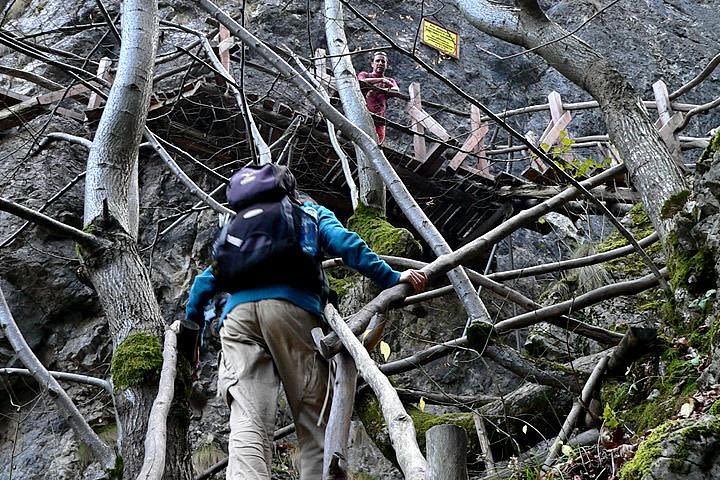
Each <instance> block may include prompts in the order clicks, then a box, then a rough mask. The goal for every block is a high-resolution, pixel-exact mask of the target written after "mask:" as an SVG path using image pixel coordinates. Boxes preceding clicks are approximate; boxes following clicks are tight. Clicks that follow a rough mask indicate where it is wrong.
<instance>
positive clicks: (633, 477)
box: [620, 421, 680, 480]
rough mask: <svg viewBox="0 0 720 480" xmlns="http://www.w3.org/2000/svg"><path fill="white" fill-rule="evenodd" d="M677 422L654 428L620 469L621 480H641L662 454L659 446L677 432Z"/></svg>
mask: <svg viewBox="0 0 720 480" xmlns="http://www.w3.org/2000/svg"><path fill="white" fill-rule="evenodd" d="M678 428H680V427H679V422H677V421H671V422H667V423H664V424H663V425H661V426H660V427H658V428H656V429H655V430H654V431H653V432H652V433H651V434H650V436H649V437H648V438H647V439H646V440H645V441H644V442H643V443H642V445H640V448H639V449H638V451H637V453H636V454H635V456H634V457H633V459H632V460H630V461H629V462H627V463H626V464H625V465H623V467H622V468H621V469H620V479H621V480H643V478H645V475H647V474H648V473H649V471H650V467H651V466H652V464H653V463H654V462H655V460H657V458H658V457H659V456H660V454H661V453H662V449H661V447H660V444H661V443H662V441H663V440H664V439H665V437H666V436H667V435H668V434H670V433H672V432H673V431H675V430H677V429H678Z"/></svg>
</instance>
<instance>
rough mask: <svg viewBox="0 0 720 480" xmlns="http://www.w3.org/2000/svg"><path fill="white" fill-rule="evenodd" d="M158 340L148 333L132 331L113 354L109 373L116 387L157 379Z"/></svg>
mask: <svg viewBox="0 0 720 480" xmlns="http://www.w3.org/2000/svg"><path fill="white" fill-rule="evenodd" d="M162 361H163V358H162V351H161V350H160V340H159V339H158V337H156V336H155V335H151V334H148V333H143V332H140V333H133V334H131V335H129V336H128V337H127V338H126V339H125V341H124V342H122V343H121V344H120V345H119V346H118V348H117V351H116V352H115V355H113V359H112V365H111V367H110V374H111V375H112V379H113V385H114V387H115V388H116V389H120V390H122V389H125V388H128V387H130V386H133V385H140V384H142V383H146V382H148V383H149V382H152V381H154V380H157V378H159V376H160V369H161V368H162Z"/></svg>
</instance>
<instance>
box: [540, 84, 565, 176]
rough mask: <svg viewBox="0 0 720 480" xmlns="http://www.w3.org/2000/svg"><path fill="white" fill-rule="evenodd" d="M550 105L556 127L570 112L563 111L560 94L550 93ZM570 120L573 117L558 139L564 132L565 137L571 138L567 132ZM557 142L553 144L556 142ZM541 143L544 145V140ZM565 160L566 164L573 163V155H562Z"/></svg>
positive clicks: (562, 129)
mask: <svg viewBox="0 0 720 480" xmlns="http://www.w3.org/2000/svg"><path fill="white" fill-rule="evenodd" d="M548 105H549V106H550V116H551V117H552V123H554V124H555V125H558V124H560V123H561V122H562V121H563V120H562V119H563V118H564V116H565V114H569V113H570V112H566V111H565V109H563V104H562V99H561V98H560V94H559V93H558V92H555V91H553V92H550V95H548ZM570 120H572V117H569V118H568V119H567V123H566V124H565V128H561V129H560V131H559V132H558V138H560V135H561V133H560V132H562V131H565V135H566V136H567V137H568V138H570V132H569V131H568V130H567V128H566V127H567V124H568V123H570ZM556 141H557V140H555V141H554V142H553V144H554V143H555V142H556ZM540 143H543V142H542V140H541V141H540ZM562 158H563V160H565V161H566V162H571V161H572V158H573V157H572V154H570V153H569V152H568V153H565V154H563V155H562Z"/></svg>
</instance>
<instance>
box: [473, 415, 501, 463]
mask: <svg viewBox="0 0 720 480" xmlns="http://www.w3.org/2000/svg"><path fill="white" fill-rule="evenodd" d="M473 422H474V423H475V430H476V431H477V436H478V441H479V442H480V451H481V452H482V455H483V461H484V462H485V472H486V473H487V474H488V475H490V476H492V475H495V474H496V472H495V459H494V458H493V454H492V450H490V439H489V437H488V434H487V429H486V428H485V422H484V421H483V419H482V417H481V416H480V415H478V414H477V413H473Z"/></svg>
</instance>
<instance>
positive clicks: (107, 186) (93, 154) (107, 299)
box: [81, 0, 191, 479]
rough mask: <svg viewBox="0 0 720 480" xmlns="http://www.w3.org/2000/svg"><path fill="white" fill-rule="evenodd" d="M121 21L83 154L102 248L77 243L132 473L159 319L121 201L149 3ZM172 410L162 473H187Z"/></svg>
mask: <svg viewBox="0 0 720 480" xmlns="http://www.w3.org/2000/svg"><path fill="white" fill-rule="evenodd" d="M122 21H123V22H122V24H123V29H122V46H121V50H120V60H119V63H118V70H117V74H116V77H115V82H114V83H113V86H112V88H111V90H110V94H109V96H108V100H107V104H106V106H105V109H104V111H103V114H102V117H101V118H100V122H99V124H98V128H97V133H96V134H95V139H94V141H93V145H92V148H91V150H90V155H89V157H88V166H87V176H86V187H85V220H84V225H85V227H86V228H87V229H91V230H92V231H93V233H95V234H96V235H97V236H99V237H102V238H104V239H105V240H107V241H109V242H110V246H108V247H104V248H101V249H87V248H82V249H81V256H82V259H83V263H84V267H85V269H86V270H87V273H88V277H89V278H90V281H91V282H92V283H93V286H94V287H95V289H96V291H97V294H98V298H99V300H100V302H101V304H102V306H103V309H104V312H105V315H106V317H107V319H108V323H109V326H110V332H111V335H112V343H113V350H114V355H113V365H112V376H113V383H114V387H115V403H116V408H117V412H118V418H119V421H120V425H118V431H119V432H121V433H122V435H121V438H122V442H121V445H120V448H121V456H122V458H123V464H124V472H123V478H132V477H136V476H137V474H138V473H139V471H140V468H141V466H142V463H143V448H142V445H143V443H144V439H145V432H146V430H147V425H148V415H149V413H150V409H151V407H152V404H153V400H154V399H155V396H156V394H157V388H158V386H157V380H158V376H159V373H160V365H161V363H162V361H161V360H160V363H157V362H156V359H157V356H156V355H157V354H159V355H160V359H161V358H162V354H161V353H160V343H159V339H160V338H161V336H162V332H163V330H164V323H165V322H164V320H163V317H162V313H161V311H160V307H159V305H158V303H157V300H156V299H155V294H154V290H153V287H152V284H151V281H150V275H149V272H148V271H147V268H146V267H145V265H144V264H143V263H142V260H141V259H140V256H139V255H138V251H137V244H136V242H135V239H134V236H133V228H132V223H133V222H132V221H131V216H132V213H131V212H130V205H129V202H128V199H129V196H130V195H129V194H130V191H131V186H130V184H131V179H132V177H133V169H134V168H135V163H136V158H137V152H138V146H139V144H140V138H141V136H142V132H143V128H144V127H145V120H146V118H147V112H148V106H149V101H150V95H151V88H152V78H153V66H154V60H155V51H156V48H157V32H158V18H157V1H151V2H145V1H139V0H127V1H126V2H124V3H123V12H122ZM130 359H133V360H135V361H132V362H131V361H129V360H130ZM184 400H185V399H182V398H181V399H176V402H183V401H184ZM179 411H182V406H181V408H178V409H173V411H172V412H171V415H170V419H169V425H168V445H169V447H168V451H167V461H166V467H165V478H173V479H184V478H190V472H191V468H190V463H189V455H188V454H187V451H186V449H187V448H188V442H187V424H188V423H189V418H186V417H189V415H185V416H182V418H178V415H177V412H179ZM173 413H175V414H173Z"/></svg>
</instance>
